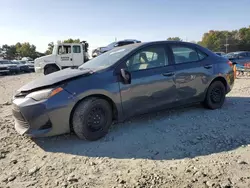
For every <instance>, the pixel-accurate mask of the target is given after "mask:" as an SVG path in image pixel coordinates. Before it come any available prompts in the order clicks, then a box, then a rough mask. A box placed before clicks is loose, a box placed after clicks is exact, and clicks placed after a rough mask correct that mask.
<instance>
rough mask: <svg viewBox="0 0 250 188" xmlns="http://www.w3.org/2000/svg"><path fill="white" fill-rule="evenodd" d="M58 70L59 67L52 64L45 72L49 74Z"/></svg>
mask: <svg viewBox="0 0 250 188" xmlns="http://www.w3.org/2000/svg"><path fill="white" fill-rule="evenodd" d="M56 71H59V68H58V67H56V66H54V65H50V66H47V67H46V68H45V69H44V74H45V75H47V74H51V73H53V72H56Z"/></svg>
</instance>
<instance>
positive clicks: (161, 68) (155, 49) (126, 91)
mask: <svg viewBox="0 0 250 188" xmlns="http://www.w3.org/2000/svg"><path fill="white" fill-rule="evenodd" d="M125 67H127V69H128V71H130V73H131V84H123V83H120V91H121V99H122V106H123V111H124V114H125V116H132V115H135V114H141V113H145V112H149V111H151V110H154V109H157V108H161V107H163V106H166V105H168V104H169V103H172V102H174V101H175V100H176V86H175V82H174V77H175V74H174V72H175V68H174V65H171V63H170V62H169V58H168V52H167V49H166V48H165V46H163V45H153V46H150V47H145V48H143V49H141V50H140V51H139V52H137V53H135V54H134V55H132V56H131V57H130V58H128V60H127V61H126V63H125Z"/></svg>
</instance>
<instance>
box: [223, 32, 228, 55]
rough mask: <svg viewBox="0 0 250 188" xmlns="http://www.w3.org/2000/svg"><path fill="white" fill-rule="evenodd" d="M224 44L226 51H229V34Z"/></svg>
mask: <svg viewBox="0 0 250 188" xmlns="http://www.w3.org/2000/svg"><path fill="white" fill-rule="evenodd" d="M224 46H226V53H227V51H228V46H229V44H228V37H227V35H226V44H224Z"/></svg>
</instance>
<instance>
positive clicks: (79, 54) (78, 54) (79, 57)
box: [72, 45, 84, 66]
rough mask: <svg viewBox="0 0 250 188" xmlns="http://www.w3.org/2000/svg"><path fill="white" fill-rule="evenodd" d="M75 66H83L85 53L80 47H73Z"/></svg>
mask: <svg viewBox="0 0 250 188" xmlns="http://www.w3.org/2000/svg"><path fill="white" fill-rule="evenodd" d="M72 48H73V57H72V59H73V64H74V66H80V65H81V64H83V63H84V62H83V54H84V52H83V51H82V50H83V49H82V48H81V46H80V45H73V46H72Z"/></svg>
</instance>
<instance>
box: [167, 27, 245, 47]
mask: <svg viewBox="0 0 250 188" xmlns="http://www.w3.org/2000/svg"><path fill="white" fill-rule="evenodd" d="M167 40H175V41H182V39H181V38H179V37H169V38H168V39H167ZM192 42H194V43H197V44H199V45H201V46H204V47H206V48H208V49H210V50H212V51H216V52H220V51H221V52H235V51H250V26H249V27H243V28H240V29H239V30H233V31H216V30H210V31H209V32H207V33H204V34H203V37H202V40H201V41H198V42H195V41H192Z"/></svg>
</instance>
